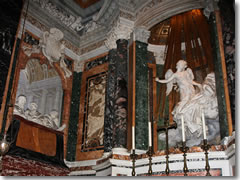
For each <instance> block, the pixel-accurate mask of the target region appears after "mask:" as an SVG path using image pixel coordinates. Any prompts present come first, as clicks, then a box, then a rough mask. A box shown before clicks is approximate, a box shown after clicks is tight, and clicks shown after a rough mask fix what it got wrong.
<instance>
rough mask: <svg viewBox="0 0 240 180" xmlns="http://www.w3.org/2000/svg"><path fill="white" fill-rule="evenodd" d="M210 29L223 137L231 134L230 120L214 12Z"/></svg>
mask: <svg viewBox="0 0 240 180" xmlns="http://www.w3.org/2000/svg"><path fill="white" fill-rule="evenodd" d="M209 24H210V30H211V43H212V47H213V61H214V71H215V77H216V90H217V100H218V110H219V122H220V135H221V139H222V138H224V137H225V136H228V135H229V132H228V120H227V107H226V100H225V94H224V82H223V72H222V63H221V55H220V48H219V38H218V31H217V25H216V16H215V13H214V12H212V13H211V15H210V18H209Z"/></svg>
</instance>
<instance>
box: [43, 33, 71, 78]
mask: <svg viewBox="0 0 240 180" xmlns="http://www.w3.org/2000/svg"><path fill="white" fill-rule="evenodd" d="M63 36H64V35H63V33H62V31H60V30H59V29H57V28H51V29H50V32H48V31H45V32H44V33H43V36H42V39H41V40H40V45H41V47H42V52H43V54H44V56H46V57H47V59H48V61H49V63H50V65H52V63H54V62H59V61H60V66H61V68H62V69H63V70H64V74H65V77H70V76H71V75H72V72H71V71H70V70H68V68H67V65H66V63H65V62H64V49H65V46H64V44H63V43H62V42H61V41H62V39H63Z"/></svg>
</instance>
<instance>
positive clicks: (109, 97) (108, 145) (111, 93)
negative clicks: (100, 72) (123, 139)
mask: <svg viewBox="0 0 240 180" xmlns="http://www.w3.org/2000/svg"><path fill="white" fill-rule="evenodd" d="M116 56H117V53H116V50H115V49H112V50H110V51H109V55H108V58H109V65H108V79H107V88H106V96H105V102H106V106H105V117H104V142H103V143H104V152H110V151H111V150H112V147H113V121H114V118H115V113H114V112H115V111H114V105H115V91H116V83H115V82H116V69H117V67H116Z"/></svg>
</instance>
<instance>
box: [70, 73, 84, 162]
mask: <svg viewBox="0 0 240 180" xmlns="http://www.w3.org/2000/svg"><path fill="white" fill-rule="evenodd" d="M81 80H82V72H79V73H77V72H74V73H73V86H72V99H71V110H70V119H69V124H68V125H69V130H68V141H67V156H66V159H67V160H68V161H74V160H75V154H76V145H77V128H78V126H77V124H78V118H79V105H80V95H81Z"/></svg>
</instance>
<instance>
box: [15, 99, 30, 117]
mask: <svg viewBox="0 0 240 180" xmlns="http://www.w3.org/2000/svg"><path fill="white" fill-rule="evenodd" d="M26 102H27V98H26V97H25V96H24V95H19V96H18V98H17V101H16V103H15V105H14V109H13V114H16V115H19V116H22V117H23V118H25V111H24V106H25V104H26Z"/></svg>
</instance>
